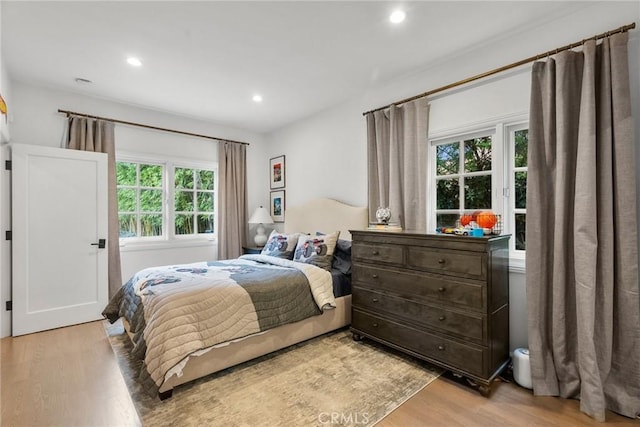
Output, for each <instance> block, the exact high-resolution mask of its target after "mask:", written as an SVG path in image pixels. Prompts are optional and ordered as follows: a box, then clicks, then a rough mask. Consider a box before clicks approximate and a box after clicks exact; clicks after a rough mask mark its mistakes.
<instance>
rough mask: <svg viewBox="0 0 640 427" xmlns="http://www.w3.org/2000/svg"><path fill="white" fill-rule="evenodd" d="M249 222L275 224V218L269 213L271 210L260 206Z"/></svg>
mask: <svg viewBox="0 0 640 427" xmlns="http://www.w3.org/2000/svg"><path fill="white" fill-rule="evenodd" d="M249 224H273V219H272V218H271V215H269V211H267V209H265V208H263V207H262V206H260V207H259V208H258V209H256V210H255V211H254V212H253V215H251V218H249Z"/></svg>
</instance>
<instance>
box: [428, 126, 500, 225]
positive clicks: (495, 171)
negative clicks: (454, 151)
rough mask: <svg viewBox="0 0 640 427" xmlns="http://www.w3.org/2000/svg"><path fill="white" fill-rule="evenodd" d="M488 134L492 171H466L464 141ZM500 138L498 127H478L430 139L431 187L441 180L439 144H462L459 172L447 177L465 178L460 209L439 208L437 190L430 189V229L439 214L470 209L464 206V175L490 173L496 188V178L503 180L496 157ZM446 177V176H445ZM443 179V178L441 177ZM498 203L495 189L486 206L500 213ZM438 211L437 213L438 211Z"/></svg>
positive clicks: (461, 190)
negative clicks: (437, 166)
mask: <svg viewBox="0 0 640 427" xmlns="http://www.w3.org/2000/svg"><path fill="white" fill-rule="evenodd" d="M486 136H490V137H491V171H489V172H487V171H478V172H464V141H467V140H469V139H474V138H483V137H486ZM498 138H500V139H501V136H499V135H497V132H496V129H495V128H484V129H478V130H476V131H474V132H469V133H462V134H456V135H450V136H447V137H444V138H439V139H432V140H431V141H430V144H429V168H428V169H429V170H431V171H432V173H431V184H430V186H429V187H428V188H429V189H434V188H436V184H437V182H438V181H439V179H438V175H437V170H436V167H435V165H436V156H437V147H438V146H439V145H445V144H453V143H457V144H459V145H460V147H461V148H462V150H460V154H459V159H460V164H459V168H458V173H457V174H451V175H446V178H445V179H448V178H451V179H453V178H458V179H459V178H461V177H462V178H463V179H462V182H460V184H461V185H460V186H459V192H460V193H459V197H458V198H459V200H460V205H459V206H460V207H459V208H458V209H436V208H437V197H436V191H430V193H433V204H432V209H430V210H429V212H433V213H434V214H433V215H430V217H432V218H431V219H432V224H429V230H435V228H436V223H437V214H453V215H461V214H462V213H463V212H466V211H469V210H470V209H469V208H465V207H464V177H466V176H486V175H490V176H491V184H492V187H494V188H495V185H496V184H495V182H496V180H500V181H501V180H502V173H501V171H500V169H501V168H500V167H497V166H499V163H498V162H497V161H496V159H497V158H498V156H496V151H498V152H500V151H501V148H500V147H496V145H500V144H496V140H498ZM443 178H444V176H443ZM441 179H442V178H441ZM497 205H498V200H497V195H496V193H495V191H491V207H490V208H486V209H491V210H493V211H494V212H495V213H499V212H497V210H496V209H494V208H493V207H494V206H497ZM436 212H437V213H436Z"/></svg>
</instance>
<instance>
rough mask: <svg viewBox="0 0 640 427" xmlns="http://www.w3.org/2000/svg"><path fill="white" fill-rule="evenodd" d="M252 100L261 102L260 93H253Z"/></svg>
mask: <svg viewBox="0 0 640 427" xmlns="http://www.w3.org/2000/svg"><path fill="white" fill-rule="evenodd" d="M251 99H253V102H262V96H261V95H253V98H251Z"/></svg>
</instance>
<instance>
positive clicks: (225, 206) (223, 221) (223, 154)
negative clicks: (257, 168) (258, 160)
mask: <svg viewBox="0 0 640 427" xmlns="http://www.w3.org/2000/svg"><path fill="white" fill-rule="evenodd" d="M247 228H248V225H247V149H246V145H244V144H237V143H232V142H222V141H221V142H219V143H218V259H230V258H237V257H239V256H240V255H242V245H243V244H244V242H245V241H246V239H247Z"/></svg>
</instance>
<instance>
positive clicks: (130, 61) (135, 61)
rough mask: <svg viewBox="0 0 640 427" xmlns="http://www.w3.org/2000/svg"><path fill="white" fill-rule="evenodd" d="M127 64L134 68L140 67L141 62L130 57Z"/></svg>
mask: <svg viewBox="0 0 640 427" xmlns="http://www.w3.org/2000/svg"><path fill="white" fill-rule="evenodd" d="M127 63H128V64H129V65H133V66H134V67H140V66H142V61H140V60H139V59H138V58H135V57H133V56H130V57H128V58H127Z"/></svg>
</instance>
